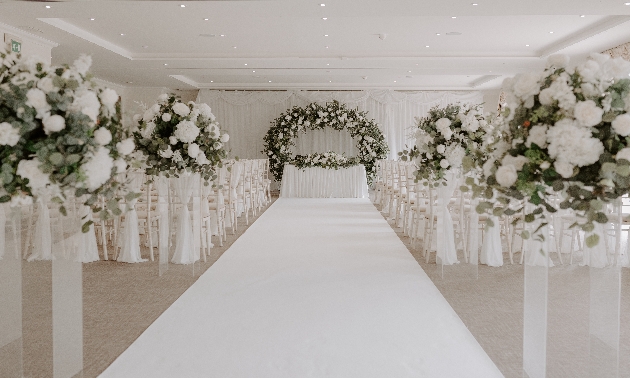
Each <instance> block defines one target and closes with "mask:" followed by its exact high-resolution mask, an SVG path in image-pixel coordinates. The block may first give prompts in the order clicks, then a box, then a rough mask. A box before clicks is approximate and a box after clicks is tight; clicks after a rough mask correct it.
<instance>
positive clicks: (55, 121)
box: [42, 114, 66, 135]
mask: <svg viewBox="0 0 630 378" xmlns="http://www.w3.org/2000/svg"><path fill="white" fill-rule="evenodd" d="M42 123H43V125H44V132H45V133H46V135H50V134H51V133H56V132H58V131H61V130H63V129H65V128H66V120H65V119H64V118H63V117H62V116H60V115H56V114H55V115H52V116H50V117H46V118H44V121H43V122H42Z"/></svg>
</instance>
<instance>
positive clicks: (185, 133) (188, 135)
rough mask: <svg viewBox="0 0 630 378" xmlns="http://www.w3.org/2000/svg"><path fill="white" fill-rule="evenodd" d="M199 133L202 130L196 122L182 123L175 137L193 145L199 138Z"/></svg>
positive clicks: (176, 130) (179, 124)
mask: <svg viewBox="0 0 630 378" xmlns="http://www.w3.org/2000/svg"><path fill="white" fill-rule="evenodd" d="M182 105H183V104H182ZM184 106H186V105H184ZM199 132H200V130H199V128H198V127H197V125H195V123H194V122H192V121H182V122H180V123H178V124H177V127H176V128H175V132H174V134H173V135H174V136H175V137H176V138H177V139H179V140H181V141H182V142H184V143H192V142H194V141H195V139H197V137H198V136H199Z"/></svg>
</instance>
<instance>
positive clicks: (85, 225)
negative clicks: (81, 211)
mask: <svg viewBox="0 0 630 378" xmlns="http://www.w3.org/2000/svg"><path fill="white" fill-rule="evenodd" d="M92 224H94V221H91V220H90V221H87V222H85V223H83V226H81V232H83V233H84V234H87V232H88V231H90V226H91V225H92Z"/></svg>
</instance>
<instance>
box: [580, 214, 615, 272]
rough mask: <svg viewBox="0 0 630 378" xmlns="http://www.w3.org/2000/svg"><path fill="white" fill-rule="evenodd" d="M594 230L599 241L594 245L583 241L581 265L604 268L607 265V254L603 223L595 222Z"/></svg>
mask: <svg viewBox="0 0 630 378" xmlns="http://www.w3.org/2000/svg"><path fill="white" fill-rule="evenodd" d="M594 224H595V230H594V231H593V232H595V233H597V235H599V236H600V239H599V243H597V245H595V246H594V247H589V246H587V245H586V243H584V258H583V259H582V263H581V264H580V265H582V266H590V267H593V268H605V267H607V266H608V265H609V263H608V256H607V251H606V243H605V242H604V238H605V237H606V231H605V229H604V225H603V224H601V223H597V222H595V223H594Z"/></svg>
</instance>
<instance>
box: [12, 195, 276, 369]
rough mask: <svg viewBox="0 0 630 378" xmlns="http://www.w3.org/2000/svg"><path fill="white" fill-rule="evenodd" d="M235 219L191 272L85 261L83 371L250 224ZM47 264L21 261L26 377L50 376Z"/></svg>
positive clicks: (121, 346) (131, 335)
mask: <svg viewBox="0 0 630 378" xmlns="http://www.w3.org/2000/svg"><path fill="white" fill-rule="evenodd" d="M275 199H276V198H273V201H275ZM264 210H266V208H265V209H264ZM264 210H263V211H264ZM261 214H262V212H260V213H258V215H257V216H256V217H254V218H253V219H252V217H251V215H250V219H249V224H250V225H251V224H252V223H253V222H254V221H255V220H256V219H258V217H259V216H260V215H261ZM238 222H239V223H238V227H237V229H238V230H237V232H236V234H235V235H232V234H231V230H230V229H228V231H227V234H228V235H227V242H224V243H223V247H219V246H218V243H217V242H216V240H215V238H213V241H214V243H215V247H214V248H212V249H211V255H210V257H209V258H208V261H207V262H205V263H204V262H201V264H200V265H199V264H197V265H196V266H197V267H199V266H200V267H201V269H200V270H198V271H196V272H195V275H194V276H193V274H192V269H191V266H190V265H174V264H169V268H168V271H167V272H166V273H165V274H164V275H162V276H161V277H160V276H159V275H158V263H157V261H156V262H145V263H140V264H125V263H118V262H115V261H99V262H94V263H89V264H84V265H83V341H84V344H83V353H84V358H83V364H84V370H83V377H85V378H89V377H96V376H98V375H99V374H100V373H101V372H103V371H104V370H105V368H107V366H109V365H110V364H111V363H112V362H113V361H114V360H115V359H116V357H118V356H119V355H120V354H121V353H122V352H123V351H124V350H125V349H127V347H129V345H131V343H132V342H133V341H134V340H135V339H136V338H138V336H140V334H141V333H142V332H143V331H144V330H145V329H146V328H147V327H149V325H151V323H153V321H155V319H157V318H158V316H160V314H162V313H163V312H164V311H165V310H166V309H167V308H168V307H169V306H170V305H171V304H172V303H173V302H175V300H176V299H177V298H179V296H180V295H182V294H183V293H184V291H186V289H188V288H189V287H190V286H191V285H192V284H193V283H194V282H195V281H196V280H197V278H199V276H200V275H201V274H202V273H203V272H205V271H206V270H207V269H208V268H209V267H210V266H212V264H214V262H215V261H217V260H218V259H219V257H221V255H222V254H223V253H224V252H225V251H226V250H227V249H228V248H230V246H231V245H232V244H233V243H234V241H236V239H238V237H240V236H241V235H242V234H243V233H244V232H245V231H246V230H247V228H248V227H249V226H248V225H246V224H245V218H244V217H241V218H239V219H238ZM143 257H144V258H148V249H145V250H143ZM110 258H111V256H110ZM51 265H52V264H51V263H50V262H46V261H38V262H31V263H24V264H23V269H22V274H23V279H22V282H23V285H24V286H23V299H24V303H23V314H24V315H23V329H24V340H23V345H24V355H25V358H24V361H25V363H24V376H25V377H33V378H35V377H52V310H51V309H52V296H51V289H50V282H51V273H52V271H51Z"/></svg>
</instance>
